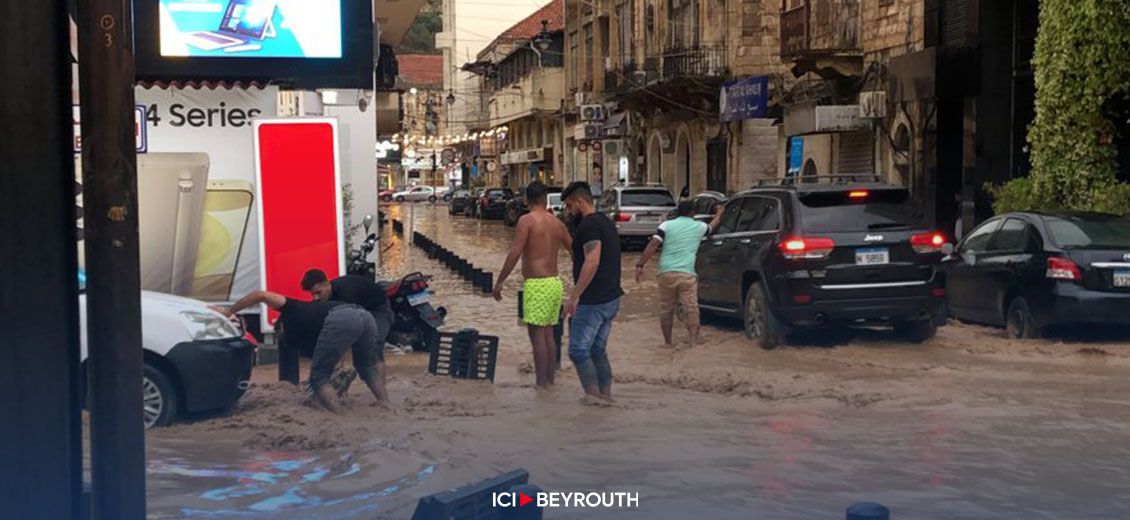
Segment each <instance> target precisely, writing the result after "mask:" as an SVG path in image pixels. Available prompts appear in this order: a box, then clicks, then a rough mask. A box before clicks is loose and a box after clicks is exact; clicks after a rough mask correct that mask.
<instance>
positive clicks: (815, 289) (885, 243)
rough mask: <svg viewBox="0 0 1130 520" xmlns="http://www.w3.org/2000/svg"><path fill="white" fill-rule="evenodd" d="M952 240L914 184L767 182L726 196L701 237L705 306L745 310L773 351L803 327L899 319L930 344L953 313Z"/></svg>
mask: <svg viewBox="0 0 1130 520" xmlns="http://www.w3.org/2000/svg"><path fill="white" fill-rule="evenodd" d="M787 182H788V181H787ZM945 244H946V239H945V237H944V236H943V235H942V234H941V233H939V232H937V231H934V230H932V229H930V228H928V227H927V226H926V225H924V224H923V218H922V216H921V212H920V210H919V208H918V207H917V206H916V205H915V203H914V202H913V200H912V199H911V197H910V193H909V191H907V189H906V188H902V187H898V186H892V185H888V184H881V183H855V182H851V183H838V182H837V183H831V184H787V183H786V184H783V185H778V186H765V187H759V188H755V189H752V190H749V191H745V192H742V193H740V194H738V195H737V196H735V197H734V198H733V199H732V200H730V201H729V202H727V203H726V206H725V211H724V213H723V214H722V220H721V223H720V226H719V228H718V230H717V232H716V233H715V234H714V235H713V236H710V237H708V238H707V239H705V240H704V241H703V242H702V245H701V246H700V249H699V255H698V264H697V269H698V275H699V289H698V299H699V305H700V307H701V308H702V309H703V310H705V311H707V312H711V313H717V314H722V315H730V316H735V317H741V318H742V319H743V321H744V323H745V332H746V335H747V336H748V337H749V338H750V339H752V340H754V341H755V342H756V343H757V344H758V345H759V346H760V347H762V348H764V349H772V348H774V347H776V346H777V345H778V344H779V343H781V342H782V341H783V340H784V338H785V336H786V335H787V334H788V333H790V332H794V331H797V330H800V329H806V328H816V327H820V326H825V325H849V324H859V323H879V324H891V325H893V326H894V328H895V331H896V332H898V333H901V334H903V335H905V336H907V337H908V339H910V340H912V341H916V342H921V341H925V340H926V339H928V338H930V337H932V336H933V335H934V333H935V331H936V330H937V326H938V325H939V324H941V323H944V320H945V317H946V312H945V290H944V289H943V277H942V276H941V275H940V273H939V271H940V262H941V259H942V256H943V255H942V251H943V249H944V245H945ZM951 247H952V246H951Z"/></svg>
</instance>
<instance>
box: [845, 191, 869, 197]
mask: <svg viewBox="0 0 1130 520" xmlns="http://www.w3.org/2000/svg"><path fill="white" fill-rule="evenodd" d="M868 195H871V192H869V191H867V190H854V191H849V192H848V198H850V199H866V198H867V196H868Z"/></svg>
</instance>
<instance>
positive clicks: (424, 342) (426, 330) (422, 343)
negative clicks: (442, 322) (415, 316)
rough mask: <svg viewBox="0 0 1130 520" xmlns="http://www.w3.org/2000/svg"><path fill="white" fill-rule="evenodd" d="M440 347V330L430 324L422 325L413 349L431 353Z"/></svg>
mask: <svg viewBox="0 0 1130 520" xmlns="http://www.w3.org/2000/svg"><path fill="white" fill-rule="evenodd" d="M438 347H439V331H438V330H436V329H433V328H432V327H431V326H428V325H421V326H420V328H419V334H418V335H417V336H416V341H415V342H413V344H412V350H414V351H416V352H426V353H429V354H430V353H431V352H432V351H434V350H435V349H436V348H438Z"/></svg>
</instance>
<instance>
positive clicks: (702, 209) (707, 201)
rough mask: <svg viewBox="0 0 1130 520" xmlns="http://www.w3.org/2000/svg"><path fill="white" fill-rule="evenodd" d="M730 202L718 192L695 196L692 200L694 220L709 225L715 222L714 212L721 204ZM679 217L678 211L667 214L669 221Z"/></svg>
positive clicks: (705, 192)
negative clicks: (712, 221)
mask: <svg viewBox="0 0 1130 520" xmlns="http://www.w3.org/2000/svg"><path fill="white" fill-rule="evenodd" d="M727 200H729V199H727V198H726V195H724V194H722V193H719V192H717V191H704V192H702V193H699V194H698V195H695V196H694V198H692V199H691V202H693V203H694V219H695V220H698V221H700V222H707V223H709V222H710V221H711V220H714V211H715V208H717V207H718V205H719V204H725V203H726V201H727ZM676 216H677V214H676V211H672V212H671V213H668V214H667V218H668V219H673V218H675V217H676Z"/></svg>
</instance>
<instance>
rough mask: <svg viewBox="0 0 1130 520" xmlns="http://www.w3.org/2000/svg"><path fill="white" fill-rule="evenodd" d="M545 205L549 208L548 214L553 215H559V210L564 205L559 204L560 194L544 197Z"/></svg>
mask: <svg viewBox="0 0 1130 520" xmlns="http://www.w3.org/2000/svg"><path fill="white" fill-rule="evenodd" d="M545 203H546V205H547V206H549V212H550V213H553V214H554V215H560V214H561V210H562V209H564V208H565V205H564V204H562V203H561V194H560V193H550V194H549V195H547V196H546V200H545Z"/></svg>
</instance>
